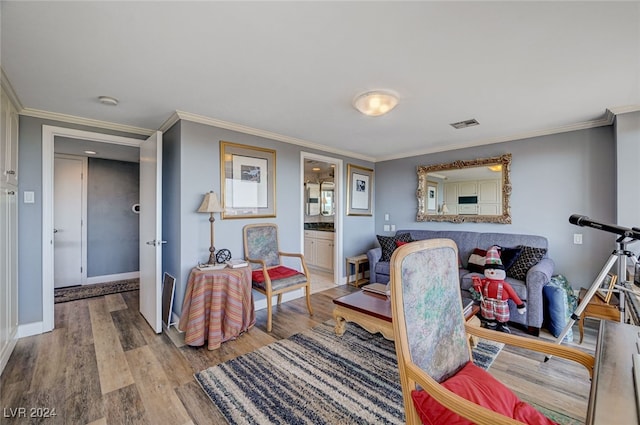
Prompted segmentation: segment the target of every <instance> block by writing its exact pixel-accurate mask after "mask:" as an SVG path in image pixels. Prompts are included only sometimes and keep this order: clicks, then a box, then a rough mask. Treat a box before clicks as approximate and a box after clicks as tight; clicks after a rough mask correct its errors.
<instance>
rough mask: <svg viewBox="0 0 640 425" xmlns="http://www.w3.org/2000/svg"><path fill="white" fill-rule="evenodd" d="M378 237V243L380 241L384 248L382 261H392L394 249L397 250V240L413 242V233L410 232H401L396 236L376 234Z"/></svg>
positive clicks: (381, 246)
mask: <svg viewBox="0 0 640 425" xmlns="http://www.w3.org/2000/svg"><path fill="white" fill-rule="evenodd" d="M376 237H377V238H378V243H380V248H382V258H381V259H380V261H390V260H391V255H393V251H395V250H396V248H397V246H396V241H401V242H412V241H413V239H411V235H410V234H409V233H399V234H396V235H395V236H380V235H377V236H376Z"/></svg>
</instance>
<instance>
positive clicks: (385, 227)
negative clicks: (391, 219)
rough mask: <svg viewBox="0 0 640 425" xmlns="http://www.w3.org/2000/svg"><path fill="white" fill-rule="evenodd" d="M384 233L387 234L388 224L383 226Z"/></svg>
mask: <svg viewBox="0 0 640 425" xmlns="http://www.w3.org/2000/svg"><path fill="white" fill-rule="evenodd" d="M384 231H385V232H388V231H389V225H388V224H385V225H384Z"/></svg>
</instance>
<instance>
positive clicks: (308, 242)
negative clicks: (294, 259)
mask: <svg viewBox="0 0 640 425" xmlns="http://www.w3.org/2000/svg"><path fill="white" fill-rule="evenodd" d="M333 236H334V234H333V232H321V231H316V230H305V232H304V259H305V261H306V263H307V266H309V267H314V268H318V269H323V270H327V271H333V245H334V244H333Z"/></svg>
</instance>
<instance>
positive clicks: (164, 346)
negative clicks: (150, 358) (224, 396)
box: [149, 334, 196, 388]
mask: <svg viewBox="0 0 640 425" xmlns="http://www.w3.org/2000/svg"><path fill="white" fill-rule="evenodd" d="M149 346H150V347H151V350H152V351H153V354H154V355H155V356H156V359H157V360H158V362H159V363H160V365H161V366H162V369H163V370H164V371H165V374H166V375H167V378H168V379H169V382H170V384H171V387H172V388H175V387H179V386H180V385H183V384H186V383H188V382H190V381H192V380H193V374H194V373H195V372H196V371H195V370H193V368H192V367H191V365H190V364H189V362H188V361H187V359H185V358H184V356H181V355H180V352H179V351H178V350H177V349H176V346H175V345H174V344H173V342H172V340H171V339H170V338H169V336H167V335H166V334H164V335H160V336H159V337H158V338H156V339H155V341H154V342H153V343H152V344H150V345H149Z"/></svg>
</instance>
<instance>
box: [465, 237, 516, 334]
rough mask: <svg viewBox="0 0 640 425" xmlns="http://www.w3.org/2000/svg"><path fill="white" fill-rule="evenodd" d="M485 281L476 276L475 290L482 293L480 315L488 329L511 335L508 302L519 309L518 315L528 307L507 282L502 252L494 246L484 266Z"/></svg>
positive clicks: (488, 252) (488, 251)
mask: <svg viewBox="0 0 640 425" xmlns="http://www.w3.org/2000/svg"><path fill="white" fill-rule="evenodd" d="M484 277H485V278H484V279H481V278H480V277H478V276H474V277H473V278H472V280H473V289H474V290H475V291H477V292H479V293H480V295H481V298H480V315H481V316H482V318H483V322H484V323H485V326H486V327H487V328H488V329H493V330H498V331H500V332H506V333H511V331H510V330H509V327H508V326H507V322H508V321H509V305H508V302H507V301H508V300H512V301H513V302H514V303H515V305H516V307H517V308H518V313H520V314H524V313H526V311H527V307H526V306H525V304H524V302H523V301H522V300H521V299H520V297H518V294H516V291H514V289H513V287H512V286H511V285H510V284H509V283H508V282H506V281H505V280H504V279H505V277H506V272H505V270H504V266H503V265H502V261H501V260H500V250H499V247H497V246H492V247H491V248H489V249H488V250H487V256H486V262H485V266H484Z"/></svg>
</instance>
